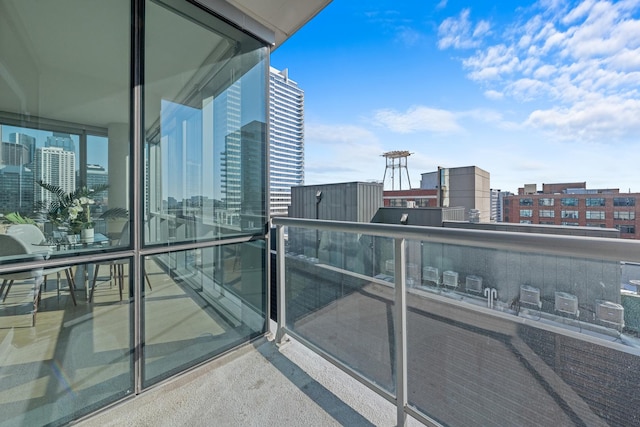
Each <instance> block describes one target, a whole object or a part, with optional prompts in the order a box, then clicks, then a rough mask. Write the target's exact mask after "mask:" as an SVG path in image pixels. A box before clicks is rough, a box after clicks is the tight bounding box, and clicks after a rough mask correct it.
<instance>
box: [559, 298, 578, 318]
mask: <svg viewBox="0 0 640 427" xmlns="http://www.w3.org/2000/svg"><path fill="white" fill-rule="evenodd" d="M555 303H556V307H555V308H556V311H559V312H561V313H566V314H572V315H574V316H577V315H578V313H579V312H578V297H577V296H575V295H571V294H568V293H566V292H556V301H555Z"/></svg>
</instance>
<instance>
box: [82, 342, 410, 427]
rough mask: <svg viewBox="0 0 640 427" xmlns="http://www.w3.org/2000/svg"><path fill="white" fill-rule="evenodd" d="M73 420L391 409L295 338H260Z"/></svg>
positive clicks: (171, 422)
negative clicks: (279, 340)
mask: <svg viewBox="0 0 640 427" xmlns="http://www.w3.org/2000/svg"><path fill="white" fill-rule="evenodd" d="M407 424H408V425H409V426H419V425H422V424H421V423H419V422H417V421H416V420H414V419H409V420H408V423H407ZM77 425H80V426H83V427H91V426H101V427H102V426H116V425H117V426H123V425H128V426H181V425H188V426H211V425H219V426H275V425H277V426H305V427H310V426H323V427H324V426H395V425H396V408H395V406H394V405H392V404H391V403H389V402H388V401H387V400H385V399H383V398H382V397H380V396H379V395H377V394H376V393H374V392H373V391H371V390H369V389H368V388H367V387H366V386H364V385H362V384H361V383H359V382H358V381H356V380H354V379H353V378H351V377H350V376H348V375H347V374H345V373H344V372H343V371H341V370H340V369H338V368H337V367H335V366H334V365H332V364H331V363H329V362H327V361H326V360H324V359H323V358H322V357H320V356H319V355H317V354H315V353H313V352H312V351H310V350H309V349H307V348H306V347H305V346H303V345H302V344H300V343H298V342H296V341H294V340H289V341H288V342H286V343H284V344H283V345H282V346H279V347H278V346H276V344H275V342H274V341H272V340H270V339H265V338H263V339H260V340H257V341H256V342H254V343H253V344H249V345H246V346H244V347H242V348H240V349H238V350H235V351H233V352H231V353H229V354H227V355H225V356H223V357H221V358H219V359H217V360H214V361H212V362H209V363H207V364H205V365H202V366H200V367H197V368H196V369H194V370H191V371H189V372H187V373H185V374H182V375H180V376H178V377H175V378H173V379H171V380H169V381H167V382H165V383H163V384H160V385H158V386H156V387H153V388H151V389H149V390H148V391H145V392H143V393H141V394H140V395H138V396H135V397H133V398H129V399H127V400H125V401H122V402H120V403H118V404H116V405H113V406H112V407H109V408H107V409H105V410H103V411H101V412H99V413H97V414H95V415H93V416H91V417H90V418H87V419H84V420H82V421H80V422H79V423H78V424H77Z"/></svg>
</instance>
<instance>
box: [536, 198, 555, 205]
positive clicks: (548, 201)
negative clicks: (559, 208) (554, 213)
mask: <svg viewBox="0 0 640 427" xmlns="http://www.w3.org/2000/svg"><path fill="white" fill-rule="evenodd" d="M553 203H554V199H550V198H541V199H538V206H553Z"/></svg>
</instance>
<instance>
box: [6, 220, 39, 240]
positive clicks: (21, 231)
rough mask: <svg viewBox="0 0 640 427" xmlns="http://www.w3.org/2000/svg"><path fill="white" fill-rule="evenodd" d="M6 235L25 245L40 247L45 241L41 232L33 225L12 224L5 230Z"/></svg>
mask: <svg viewBox="0 0 640 427" xmlns="http://www.w3.org/2000/svg"><path fill="white" fill-rule="evenodd" d="M7 234H10V235H12V236H15V237H17V238H19V239H20V240H22V241H23V242H25V243H26V244H27V245H40V244H42V243H44V242H45V240H46V239H45V237H44V234H43V233H42V231H40V229H39V228H38V226H37V225H34V224H13V225H11V226H10V227H9V228H8V229H7Z"/></svg>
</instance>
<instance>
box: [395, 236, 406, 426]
mask: <svg viewBox="0 0 640 427" xmlns="http://www.w3.org/2000/svg"><path fill="white" fill-rule="evenodd" d="M394 242H395V286H396V288H395V344H396V405H397V426H398V427H404V426H406V425H407V415H406V412H405V408H406V406H407V302H406V276H407V274H406V273H407V272H406V265H407V263H406V249H405V240H404V239H395V240H394Z"/></svg>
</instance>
